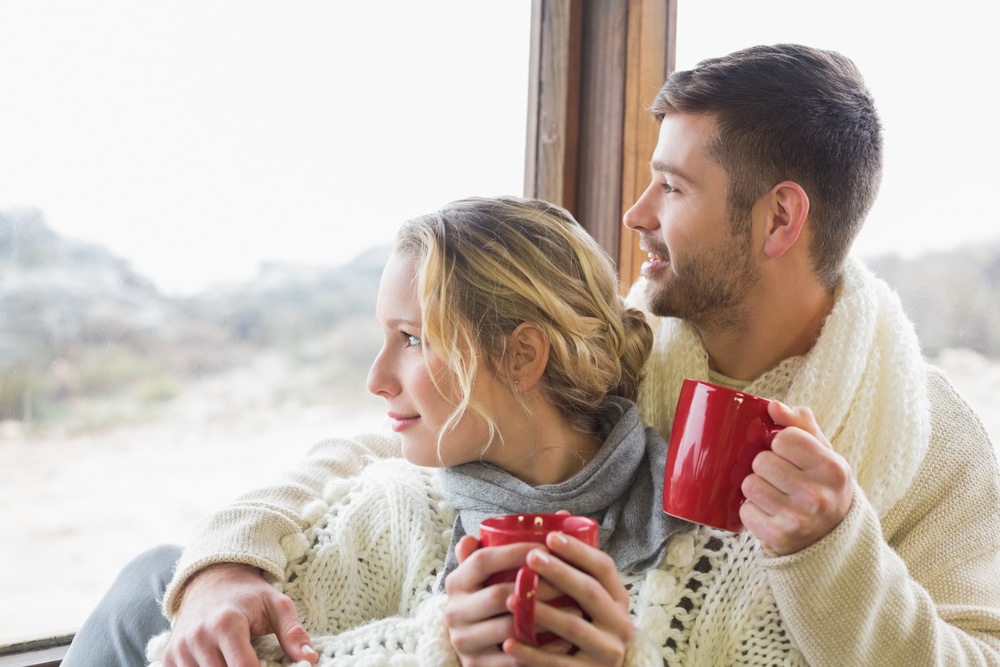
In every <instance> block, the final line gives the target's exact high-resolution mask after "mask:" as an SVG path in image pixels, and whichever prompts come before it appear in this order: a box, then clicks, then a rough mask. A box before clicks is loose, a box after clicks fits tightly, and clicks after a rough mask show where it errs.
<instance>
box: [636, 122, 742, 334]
mask: <svg viewBox="0 0 1000 667" xmlns="http://www.w3.org/2000/svg"><path fill="white" fill-rule="evenodd" d="M714 136H715V120H714V119H713V118H712V117H710V116H704V115H691V114H673V115H668V116H666V117H665V118H664V119H663V122H662V123H661V124H660V135H659V140H658V141H657V144H656V148H655V150H654V151H653V159H652V160H651V162H650V170H651V172H652V180H651V182H650V184H649V187H647V188H646V190H645V192H643V193H642V196H641V197H639V200H638V201H637V202H636V203H635V204H634V205H633V206H632V208H630V209H629V210H628V212H626V213H625V217H624V224H625V226H626V227H628V228H629V229H632V230H635V231H637V232H639V235H640V247H641V248H642V249H643V250H644V251H645V252H647V253H648V254H649V259H648V260H647V261H646V262H644V263H643V265H642V275H643V276H644V277H645V278H646V281H647V284H646V307H647V308H648V309H649V311H650V312H652V313H653V314H655V315H659V316H670V317H679V318H683V319H686V320H688V321H690V322H691V323H692V324H694V325H695V326H697V327H699V328H703V327H732V326H738V325H739V322H740V320H741V319H742V306H743V304H744V301H745V298H746V296H747V293H748V292H749V290H750V288H751V287H752V286H753V285H754V284H755V283H756V281H757V280H759V278H760V273H759V270H758V268H757V266H756V265H755V263H754V258H753V255H752V232H751V229H750V223H749V222H748V221H743V222H745V224H740V225H738V226H735V225H734V224H733V221H732V219H731V216H730V214H729V210H728V208H727V206H726V189H727V185H728V181H729V179H728V176H727V174H726V172H725V170H724V169H723V168H722V166H721V165H720V164H719V163H717V162H715V161H714V160H712V159H711V158H710V157H709V156H708V152H707V147H708V145H709V141H710V140H711V139H712V138H713V137H714ZM737 229H739V230H741V231H736V230H737Z"/></svg>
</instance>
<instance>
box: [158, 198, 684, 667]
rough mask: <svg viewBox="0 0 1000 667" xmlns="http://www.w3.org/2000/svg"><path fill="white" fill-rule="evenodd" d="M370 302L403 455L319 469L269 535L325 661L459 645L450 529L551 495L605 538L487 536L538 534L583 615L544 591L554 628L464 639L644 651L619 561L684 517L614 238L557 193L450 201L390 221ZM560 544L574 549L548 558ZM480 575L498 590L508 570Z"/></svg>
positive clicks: (445, 658) (509, 551)
mask: <svg viewBox="0 0 1000 667" xmlns="http://www.w3.org/2000/svg"><path fill="white" fill-rule="evenodd" d="M376 317H377V319H378V321H379V324H380V326H381V328H382V331H383V336H384V341H383V346H382V349H381V351H380V352H379V355H378V357H377V358H376V359H375V362H374V364H373V365H372V369H371V372H370V374H369V378H368V388H369V390H370V391H372V392H373V393H374V394H376V395H378V396H381V397H383V398H384V399H385V400H386V403H387V408H388V415H389V418H390V420H391V421H392V426H393V430H394V431H396V432H397V433H398V434H399V436H400V438H401V445H402V452H403V455H404V457H405V459H406V461H399V460H384V461H377V462H374V463H372V464H371V465H369V466H368V467H367V468H365V470H364V471H363V472H362V473H361V474H360V475H358V476H357V477H353V478H350V479H345V480H335V481H332V482H331V483H330V484H328V485H327V487H326V489H325V490H324V492H323V497H322V498H317V499H316V500H315V502H314V503H312V504H311V505H309V506H308V507H307V509H306V511H305V512H304V516H303V517H302V520H303V522H304V524H305V525H306V528H305V529H304V530H302V531H300V532H296V533H293V534H289V535H287V536H286V537H285V538H284V540H283V541H282V545H283V547H284V549H285V555H286V559H287V566H286V567H285V572H284V577H283V579H282V581H279V582H276V585H277V586H278V587H279V588H280V589H281V590H282V591H283V592H284V593H285V594H286V595H288V596H289V597H290V598H291V599H292V600H294V601H295V603H296V606H297V609H298V612H299V616H300V618H301V619H302V621H303V624H304V625H305V627H306V628H307V629H308V630H309V633H310V636H311V638H312V643H313V646H314V647H315V648H316V650H317V651H318V652H319V653H320V664H338V665H340V664H351V662H352V661H364V662H365V664H369V661H375V663H374V664H377V663H378V659H379V658H382V659H384V660H388V659H389V658H390V657H392V656H394V655H399V654H414V655H415V656H416V657H417V658H418V660H419V663H420V664H433V665H443V664H448V663H453V664H457V662H458V660H459V657H458V655H457V654H456V652H455V650H454V649H453V648H452V646H451V643H450V641H451V640H450V633H449V628H448V623H449V622H450V621H448V620H446V619H447V615H448V610H447V604H448V603H447V596H445V595H442V594H441V593H442V592H443V588H444V580H445V578H446V576H447V575H448V573H449V572H450V571H451V570H452V569H453V568H454V567H455V566H456V565H457V559H456V557H455V547H456V544H457V543H458V542H459V541H460V540H461V539H462V538H463V536H466V535H471V536H475V535H476V534H477V531H478V525H479V522H480V521H481V520H482V519H483V518H486V517H487V516H494V515H500V514H508V513H520V512H555V511H559V510H566V511H569V512H571V513H574V514H583V515H589V516H592V517H593V518H595V519H597V521H598V522H599V524H600V526H601V530H600V533H601V534H600V549H594V548H591V547H587V546H585V545H583V544H582V543H580V542H578V541H576V540H572V539H569V538H567V539H565V540H560V539H558V538H555V539H551V540H550V541H549V543H548V544H547V547H548V549H544V548H538V547H537V545H535V548H532V547H531V546H530V545H513V546H511V547H496V548H494V549H491V550H490V551H491V552H495V556H494V557H495V558H499V559H507V560H509V561H510V562H511V566H512V567H516V566H518V565H520V564H523V563H524V562H525V559H526V558H527V557H528V551H532V556H531V558H532V563H533V564H534V565H535V566H536V568H537V570H538V572H539V573H540V574H541V575H542V577H543V578H544V577H546V576H547V574H548V573H550V572H551V573H553V574H554V575H555V576H554V578H553V579H552V580H551V581H550V583H551V584H552V585H553V587H554V588H556V589H557V590H559V591H561V592H563V593H566V594H568V595H570V596H571V597H574V598H575V599H577V601H578V602H579V604H580V608H581V610H582V612H583V613H585V614H586V615H587V616H588V617H589V618H590V619H591V622H589V623H580V622H579V612H576V613H574V612H573V611H569V610H560V609H556V608H554V607H549V606H547V605H544V604H540V605H538V610H537V621H538V624H539V625H540V626H543V627H545V628H546V629H548V630H551V631H553V632H555V633H556V634H557V635H559V636H560V637H561V638H562V641H557V642H553V643H552V644H550V645H548V646H544V647H540V648H533V647H529V646H523V645H520V644H518V643H517V642H516V641H514V640H513V639H509V638H508V637H511V636H512V635H513V631H512V622H511V618H510V616H509V615H502V616H500V617H498V618H497V620H496V630H497V641H496V642H495V643H494V644H493V645H491V646H489V647H477V648H476V649H475V654H476V655H475V656H474V655H473V654H472V653H463V650H464V649H462V648H461V647H457V648H458V653H460V654H462V655H463V658H465V659H467V660H469V661H472V660H474V659H476V658H478V657H479V656H482V655H484V654H488V653H499V652H500V651H503V652H506V653H508V654H509V655H511V656H514V657H515V658H517V659H518V660H520V661H523V662H525V663H527V664H531V661H532V660H534V659H541V656H542V654H544V653H546V652H563V653H565V652H572V653H573V655H572V656H568V657H567V659H568V660H570V661H571V664H572V663H578V664H595V663H596V664H602V665H621V664H625V663H626V658H627V662H629V663H634V664H642V663H643V662H644V661H645V660H646V659H647V657H648V656H647V655H646V654H645V653H644V650H645V649H646V647H645V646H644V645H643V644H642V643H641V642H636V641H633V635H634V632H633V628H632V622H631V620H630V618H629V615H628V608H629V593H628V592H627V591H626V589H625V587H624V586H623V584H622V580H621V577H620V576H619V570H624V571H630V572H634V571H640V572H641V571H644V570H645V569H648V568H650V567H652V566H653V565H655V564H656V563H657V562H658V561H659V560H660V559H661V557H662V555H663V550H664V549H665V544H666V541H667V539H668V537H669V536H670V535H671V534H672V533H674V532H676V530H677V529H678V528H679V527H682V526H683V524H682V522H680V521H678V520H676V519H673V518H671V517H668V516H666V515H664V514H663V513H662V511H661V510H660V509H659V498H660V488H661V484H662V479H661V477H662V469H663V460H664V456H665V444H664V443H663V441H662V439H660V438H659V437H658V436H656V435H655V433H654V432H653V431H652V430H651V429H646V428H645V427H644V426H643V425H642V423H641V422H640V420H639V417H638V412H637V409H636V407H635V405H634V404H633V403H632V402H631V400H632V399H633V398H634V397H635V395H636V392H637V389H638V384H639V380H640V372H641V368H642V365H643V363H644V362H645V360H646V357H647V356H648V354H649V349H650V342H651V332H650V330H649V327H648V326H647V325H646V324H645V321H644V320H643V317H642V315H641V314H640V313H639V312H638V311H635V310H629V309H626V308H625V307H624V306H623V302H622V299H621V298H620V296H619V292H618V282H617V277H616V274H615V271H614V268H613V266H612V263H611V261H610V260H609V259H608V257H607V255H606V254H605V253H604V252H603V250H601V248H600V247H599V246H598V245H597V243H596V242H595V241H594V240H593V239H592V238H591V237H590V236H589V235H588V234H587V233H586V232H585V231H584V230H583V229H582V228H581V227H580V226H579V225H578V224H577V223H576V222H575V221H574V220H573V219H572V217H570V215H569V214H568V213H566V212H565V211H564V210H562V209H560V208H558V207H556V206H553V205H551V204H547V203H544V202H540V201H534V200H525V199H518V198H511V197H504V198H495V199H480V198H475V199H466V200H461V201H457V202H454V203H452V204H450V205H448V206H446V207H444V208H443V209H442V210H440V211H438V212H436V213H433V214H430V215H426V216H423V217H420V218H417V219H414V220H411V221H409V222H408V223H406V224H405V225H404V226H403V228H402V229H401V231H400V233H399V236H398V238H397V242H396V245H395V249H394V252H393V254H392V256H391V257H390V259H389V261H388V263H387V265H386V268H385V271H384V273H383V276H382V281H381V284H380V288H379V296H378V304H377V307H376ZM413 464H416V466H418V467H415V466H414V465H413ZM626 522H627V529H626ZM469 539H472V538H471V537H467V538H466V540H465V541H463V545H464V546H463V552H468V551H469V550H470V547H474V542H473V543H472V544H471V545H470V543H469V542H468V540H469ZM548 554H551V555H554V556H555V557H556V558H551V557H550V556H549V555H548ZM556 560H564V561H565V562H566V563H569V564H571V565H572V566H573V567H565V568H563V569H562V570H560V569H559V568H551V567H549V568H548V569H547V567H546V566H547V565H552V564H553V563H554V561H556ZM545 561H548V563H546V562H545ZM560 572H561V574H562V576H560ZM567 572H569V573H570V574H569V576H566V574H567ZM490 588H491V589H493V590H491V591H489V593H488V594H489V595H490V596H493V599H494V600H500V601H505V600H506V598H507V597H509V595H510V593H511V589H512V586H511V584H497V585H495V586H492V587H490ZM499 611H501V612H502V611H503V609H502V607H501V609H499ZM505 638H507V639H505ZM165 639H167V637H163V638H161V640H165ZM162 644H163V641H160V642H157V640H154V642H153V645H152V646H151V655H155V654H157V652H158V649H157V646H161V647H162ZM257 651H258V655H259V656H260V657H261V658H262V659H263V660H264V661H265V663H267V664H270V663H269V662H268V661H280V660H283V659H284V657H283V655H282V653H281V651H280V648H279V647H278V646H277V645H276V644H270V645H269V644H265V643H261V644H259V645H258V646H257ZM172 659H173V660H174V662H173V664H184V662H183V660H182V659H180V657H179V656H177V655H175V656H173V658H172Z"/></svg>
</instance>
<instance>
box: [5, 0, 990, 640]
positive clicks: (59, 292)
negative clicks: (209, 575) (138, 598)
mask: <svg viewBox="0 0 1000 667" xmlns="http://www.w3.org/2000/svg"><path fill="white" fill-rule="evenodd" d="M809 7H810V9H808V10H807V9H805V8H804V3H801V2H791V0H785V1H778V0H760V1H759V2H743V1H737V0H732V1H727V2H724V1H721V0H698V1H695V0H681V5H680V11H679V28H678V52H677V64H678V67H679V68H688V67H691V66H693V65H694V64H695V63H696V62H697V61H698V60H700V59H702V58H704V57H709V56H715V55H721V54H724V53H727V52H729V51H732V50H735V49H737V48H741V47H744V46H749V45H751V44H756V43H774V42H781V41H796V42H802V43H808V44H812V45H815V46H820V47H825V48H833V49H837V50H840V51H842V52H844V53H846V54H847V55H849V56H851V57H852V58H854V59H855V61H856V62H857V63H858V65H859V67H860V68H861V70H862V72H864V73H865V75H866V78H867V80H868V82H869V85H870V86H871V88H872V91H873V93H874V95H875V97H876V100H877V101H878V103H879V107H880V111H881V113H882V115H883V121H884V123H885V128H886V145H887V161H886V174H885V183H884V186H883V189H882V194H881V197H880V200H879V203H878V204H877V206H876V208H875V210H874V211H873V212H872V214H871V216H870V219H869V223H868V225H867V227H866V229H865V231H864V232H863V234H862V237H861V238H860V239H859V241H858V244H857V246H856V251H857V253H858V254H859V255H861V256H863V257H864V258H866V259H868V260H869V262H870V264H871V266H872V267H873V268H874V270H875V271H876V272H877V273H879V274H880V275H882V276H883V277H885V278H886V279H887V280H888V281H889V282H890V283H891V284H893V285H894V286H895V287H896V289H897V290H898V291H899V293H900V296H901V298H902V300H903V303H904V306H905V307H906V309H907V311H908V312H909V313H910V315H911V317H912V318H913V319H914V321H915V322H916V323H917V329H918V333H919V335H920V338H921V341H922V343H923V346H924V350H925V353H926V355H927V357H928V358H929V359H931V360H932V361H934V362H935V363H937V364H939V365H940V366H942V367H943V368H944V369H945V370H946V371H947V372H948V374H949V375H950V376H951V378H952V379H953V381H954V383H955V384H956V386H958V388H959V390H960V391H961V392H962V393H963V394H964V395H965V396H966V398H967V399H968V400H969V401H970V403H972V404H973V406H974V407H976V408H977V409H978V410H979V412H980V414H981V415H982V417H983V420H984V422H985V424H986V426H987V428H988V430H989V431H990V433H991V435H992V438H993V440H994V442H995V443H1000V307H998V306H1000V220H998V219H997V213H996V211H995V209H994V208H993V207H992V206H988V205H983V202H984V201H988V194H989V193H991V192H993V191H994V190H995V183H996V182H997V180H998V176H1000V174H998V171H997V166H996V163H995V161H994V160H992V159H991V158H992V156H994V155H996V154H998V153H1000V128H998V127H997V125H996V123H995V122H994V121H993V120H992V119H991V117H988V116H987V113H988V111H987V110H988V109H990V108H992V107H991V96H992V89H993V88H995V84H990V83H989V82H990V81H994V80H995V66H996V64H997V62H996V60H997V57H996V55H995V52H993V51H989V52H988V48H989V45H990V44H991V42H990V41H989V39H990V38H991V36H987V35H986V30H987V28H988V27H989V26H992V25H995V22H992V21H991V20H989V19H990V18H991V17H988V16H987V15H986V14H987V12H990V11H992V10H991V9H990V7H989V6H988V3H987V4H986V5H984V4H982V3H976V2H973V1H972V0H958V1H957V2H953V3H948V4H947V5H946V6H944V5H941V4H940V3H931V2H927V3H920V2H916V3H910V4H907V5H905V6H900V5H896V4H893V5H892V6H891V7H890V6H888V3H886V6H882V5H877V4H876V5H873V4H872V3H870V2H867V1H865V2H862V1H861V0H848V1H845V2H841V3H836V4H830V3H826V4H823V5H809ZM816 12H818V13H816ZM529 19H530V3H529V2H528V1H527V0H491V1H487V0H481V1H480V0H475V1H471V2H470V1H466V0H448V1H444V0H441V1H431V0H426V1H424V2H404V1H402V0H392V1H386V2H379V3H329V2H321V1H320V0H308V1H304V2H297V3H294V4H292V5H289V4H279V3H277V2H271V1H265V0H251V1H248V2H242V3H232V2H225V1H223V0H199V1H198V2H194V1H193V0H181V1H179V2H175V3H169V4H153V3H135V2H131V1H130V0H93V1H91V2H87V3H74V2H70V1H69V0H7V1H6V2H4V3H0V26H2V27H3V28H4V38H3V39H2V40H0V91H2V92H3V95H4V99H5V100H6V102H7V103H6V104H5V107H4V114H3V119H4V120H3V124H2V126H0V644H2V643H4V642H7V641H11V640H15V639H22V638H26V637H35V636H39V635H45V634H52V633H56V632H62V631H69V630H73V629H75V628H76V627H77V626H78V625H79V624H80V623H81V622H82V620H83V618H84V617H85V615H86V613H87V612H88V611H89V610H90V608H92V607H93V605H94V604H95V603H96V602H97V600H98V598H99V597H100V595H101V594H102V593H103V591H104V590H105V589H106V588H107V586H108V585H109V584H110V582H111V580H112V578H113V577H114V575H115V574H116V573H117V572H118V570H119V569H120V568H121V567H122V565H124V564H125V562H127V560H129V559H130V558H131V557H133V556H134V555H136V554H137V553H138V552H139V551H141V550H143V549H145V548H147V547H149V546H152V545H154V544H157V543H161V542H167V541H171V542H177V543H183V542H184V541H185V540H186V539H187V536H188V534H189V531H190V529H191V527H192V525H193V524H194V522H195V521H196V520H197V518H198V517H199V516H201V515H202V514H203V513H204V512H206V511H208V510H210V509H212V508H215V507H218V506H219V505H221V504H223V503H225V502H227V501H228V500H230V499H232V498H233V497H235V496H236V495H237V494H239V493H241V492H243V491H245V490H248V489H250V488H253V487H254V486H258V485H260V484H263V483H266V482H268V481H270V480H272V479H274V477H275V476H276V475H277V474H278V473H279V472H280V471H281V470H282V469H284V468H286V467H288V466H289V465H290V464H291V462H292V461H294V460H295V459H296V458H298V457H299V456H301V455H302V454H303V453H304V452H305V450H306V449H307V448H308V447H309V445H311V444H313V443H314V442H315V441H317V440H319V439H321V438H323V437H326V436H330V435H337V434H342V435H350V434H353V433H358V432H361V431H365V430H371V429H378V428H381V426H382V420H383V404H382V401H381V400H379V399H375V398H373V397H371V396H369V395H367V393H366V391H365V389H364V380H365V376H366V373H367V369H368V365H369V363H370V361H371V359H372V358H373V357H374V355H375V353H376V351H377V349H378V345H379V333H378V331H377V329H376V328H375V325H374V318H373V314H372V313H373V307H374V299H375V293H376V290H377V283H378V278H379V275H380V272H381V269H382V265H383V262H384V261H385V258H386V257H387V256H388V249H389V244H390V243H391V240H392V238H393V234H394V233H395V230H396V228H397V227H398V226H399V224H400V223H401V222H402V221H403V220H405V219H406V218H408V217H410V216H413V215H417V214H421V213H424V212H427V211H429V210H432V209H434V208H436V207H438V206H439V205H441V204H444V203H445V202H447V201H450V200H452V199H456V198H459V197H464V196H468V195H493V194H502V193H513V194H520V193H521V192H522V178H523V177H522V174H523V162H524V152H523V145H524V140H525V118H526V105H527V100H526V94H527V77H528V48H529V27H530V26H529ZM889 38H891V39H889ZM887 39H889V41H888V42H887V41H886V40H887ZM943 97H948V99H949V100H950V101H949V102H948V104H942V102H941V99H942V98H943ZM959 105H961V106H959Z"/></svg>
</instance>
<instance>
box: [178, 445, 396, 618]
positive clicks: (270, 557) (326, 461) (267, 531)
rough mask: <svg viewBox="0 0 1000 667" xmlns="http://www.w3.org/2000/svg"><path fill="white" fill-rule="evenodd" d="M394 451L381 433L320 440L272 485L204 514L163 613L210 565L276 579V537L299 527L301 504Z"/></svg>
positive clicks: (279, 571) (279, 556)
mask: <svg viewBox="0 0 1000 667" xmlns="http://www.w3.org/2000/svg"><path fill="white" fill-rule="evenodd" d="M399 455H400V451H399V442H398V440H397V439H396V438H395V437H394V436H389V435H386V434H376V433H371V434H365V435H360V436H357V437H353V438H332V439H328V440H324V441H321V442H319V443H317V444H316V445H314V446H313V447H312V448H311V449H310V450H309V452H308V453H307V454H306V456H305V457H303V458H302V459H301V460H300V461H299V462H298V463H297V464H296V465H295V466H294V467H293V468H292V469H290V470H289V471H288V472H286V473H285V474H284V475H283V476H282V477H281V478H280V480H279V481H278V482H277V483H276V484H273V485H271V486H267V487H263V488H260V489H257V490H254V491H251V492H249V493H246V494H244V495H242V496H240V497H239V498H237V499H236V500H235V501H234V502H233V503H231V504H230V505H228V506H226V507H224V508H222V509H221V510H219V511H216V512H213V513H211V514H208V515H206V516H205V517H203V518H202V519H201V520H200V521H199V522H198V524H197V525H196V526H195V530H194V533H193V536H192V539H191V540H190V542H189V544H188V546H187V547H186V548H185V549H184V552H183V553H182V555H181V558H180V560H179V561H178V563H177V567H176V568H175V571H174V577H173V579H172V580H171V582H170V584H169V585H168V586H167V589H166V592H165V595H164V599H163V610H164V613H165V614H166V615H167V617H168V618H172V617H173V615H174V614H175V613H176V612H177V607H178V605H179V603H180V595H181V592H182V591H183V589H184V585H185V584H186V583H187V582H188V581H189V580H190V579H191V577H192V576H193V575H194V574H195V573H197V572H198V571H199V570H201V569H203V568H205V567H207V566H209V565H213V564H216V563H243V564H247V565H252V566H254V567H258V568H260V569H261V570H262V571H264V572H265V573H267V574H268V575H269V576H270V577H272V578H273V579H275V580H277V579H280V578H281V577H282V576H283V574H284V569H285V554H284V551H283V549H282V546H281V541H282V539H284V538H285V537H287V536H289V535H292V534H295V533H298V532H299V531H301V530H302V528H303V525H304V524H303V520H302V518H301V517H302V516H303V514H304V511H305V508H306V507H307V506H308V505H309V504H310V503H311V502H313V501H314V500H315V499H317V498H318V497H320V495H321V494H322V492H323V489H324V487H325V486H326V484H327V483H328V482H330V481H331V480H335V479H344V478H348V477H352V476H354V475H356V474H357V473H358V472H359V471H361V470H362V469H364V468H365V467H366V466H367V465H368V463H369V462H371V461H373V460H375V459H379V458H389V457H397V456H399Z"/></svg>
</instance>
